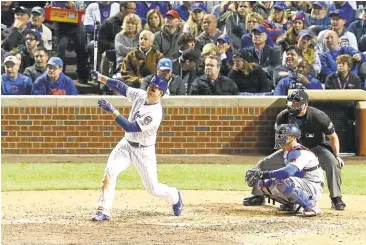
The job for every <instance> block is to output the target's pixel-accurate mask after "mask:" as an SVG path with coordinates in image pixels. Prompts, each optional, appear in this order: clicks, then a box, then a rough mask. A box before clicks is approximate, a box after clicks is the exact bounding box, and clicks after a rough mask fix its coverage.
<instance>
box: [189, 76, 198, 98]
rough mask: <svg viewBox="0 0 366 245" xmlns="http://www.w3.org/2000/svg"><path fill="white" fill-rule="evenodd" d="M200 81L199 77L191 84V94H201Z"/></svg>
mask: <svg viewBox="0 0 366 245" xmlns="http://www.w3.org/2000/svg"><path fill="white" fill-rule="evenodd" d="M198 81H199V80H198V78H196V80H194V81H193V83H192V85H191V90H190V91H189V95H199V88H198Z"/></svg>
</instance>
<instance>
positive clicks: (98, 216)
mask: <svg viewBox="0 0 366 245" xmlns="http://www.w3.org/2000/svg"><path fill="white" fill-rule="evenodd" d="M109 219H110V217H109V216H108V215H106V214H104V213H102V211H97V213H96V214H95V216H94V217H93V218H92V220H93V221H103V220H109Z"/></svg>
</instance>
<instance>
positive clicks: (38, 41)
mask: <svg viewBox="0 0 366 245" xmlns="http://www.w3.org/2000/svg"><path fill="white" fill-rule="evenodd" d="M23 36H24V40H25V45H24V46H21V47H19V48H18V50H19V52H20V54H21V56H22V64H23V67H25V68H27V67H29V66H32V65H34V62H35V51H36V49H37V47H40V46H43V40H42V37H41V34H40V33H39V31H37V30H25V31H24V32H23Z"/></svg>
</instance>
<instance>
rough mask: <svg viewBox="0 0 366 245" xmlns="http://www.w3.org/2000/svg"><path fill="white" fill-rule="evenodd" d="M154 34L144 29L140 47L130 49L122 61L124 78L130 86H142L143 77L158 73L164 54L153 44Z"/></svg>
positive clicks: (141, 34) (140, 37) (140, 38)
mask: <svg viewBox="0 0 366 245" xmlns="http://www.w3.org/2000/svg"><path fill="white" fill-rule="evenodd" d="M153 43H154V34H153V33H152V32H151V31H147V30H144V31H142V32H141V33H140V36H139V47H138V48H135V49H134V50H132V51H130V52H129V53H128V54H127V56H126V58H125V59H124V60H123V62H122V66H121V76H122V80H123V81H124V82H125V83H126V84H127V85H128V86H130V87H134V88H140V87H141V84H142V82H143V78H144V77H146V76H148V75H151V74H155V73H156V67H157V64H158V62H159V60H160V59H161V58H163V56H164V55H163V54H162V53H160V52H159V51H158V50H156V49H155V47H154V46H153Z"/></svg>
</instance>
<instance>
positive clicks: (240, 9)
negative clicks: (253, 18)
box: [223, 1, 253, 52]
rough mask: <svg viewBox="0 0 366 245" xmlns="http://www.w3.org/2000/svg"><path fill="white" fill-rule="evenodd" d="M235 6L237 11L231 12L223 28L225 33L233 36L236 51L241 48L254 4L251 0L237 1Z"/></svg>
mask: <svg viewBox="0 0 366 245" xmlns="http://www.w3.org/2000/svg"><path fill="white" fill-rule="evenodd" d="M235 6H236V12H229V15H228V16H227V18H226V21H225V26H224V30H223V33H225V34H227V35H228V36H229V37H231V39H232V49H233V51H234V52H236V51H237V50H239V49H240V44H241V43H240V39H241V36H242V35H243V34H244V33H245V31H246V25H245V20H246V17H247V15H248V14H249V13H251V12H252V11H253V9H252V4H251V2H249V1H239V2H235Z"/></svg>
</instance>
